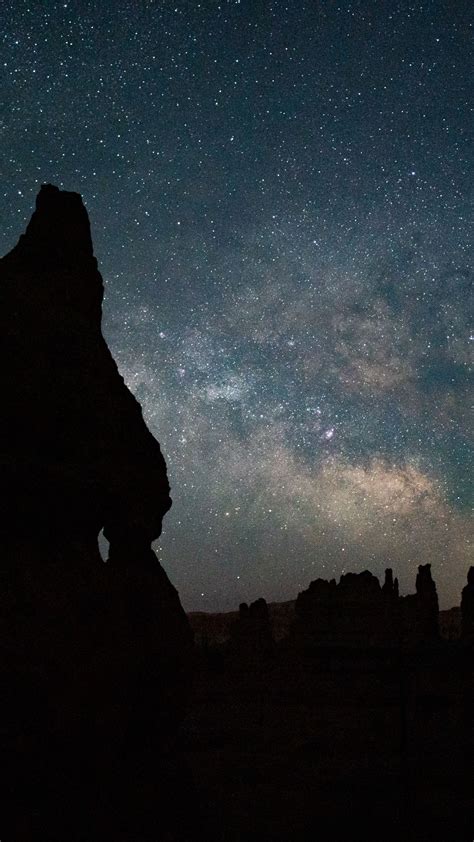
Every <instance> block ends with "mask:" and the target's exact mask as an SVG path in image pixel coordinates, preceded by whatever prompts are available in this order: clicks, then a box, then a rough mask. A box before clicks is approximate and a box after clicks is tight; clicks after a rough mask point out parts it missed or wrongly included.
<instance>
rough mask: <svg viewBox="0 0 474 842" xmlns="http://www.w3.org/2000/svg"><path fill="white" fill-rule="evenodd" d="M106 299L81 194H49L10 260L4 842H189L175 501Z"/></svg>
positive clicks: (4, 265) (0, 613)
mask: <svg viewBox="0 0 474 842" xmlns="http://www.w3.org/2000/svg"><path fill="white" fill-rule="evenodd" d="M102 296H103V284H102V278H101V275H100V273H99V271H98V269H97V261H96V259H95V258H94V255H93V249H92V241H91V235H90V227H89V220H88V216H87V212H86V210H85V208H84V205H83V204H82V200H81V197H80V196H79V195H78V194H75V193H68V192H64V191H60V190H58V188H56V187H53V186H51V185H46V186H43V187H42V188H41V191H40V193H39V195H38V197H37V201H36V210H35V212H34V214H33V216H32V219H31V221H30V223H29V225H28V227H27V230H26V233H25V234H24V235H23V236H21V237H20V240H19V242H18V244H17V245H16V246H15V248H13V250H12V251H11V252H10V253H9V254H8V255H6V256H5V257H4V258H3V259H2V260H1V261H0V337H1V339H0V341H1V348H2V353H1V378H2V380H1V382H2V396H3V411H2V414H1V415H0V433H1V444H0V459H1V463H2V474H1V477H2V478H1V483H2V489H1V491H2V494H1V497H2V501H4V502H3V506H2V510H1V512H0V533H1V538H0V540H1V565H0V669H1V676H0V679H1V691H0V713H1V726H0V727H1V730H0V751H1V761H0V763H1V772H2V781H1V783H2V788H1V795H0V802H1V803H0V837H1V838H2V839H3V838H5V839H8V840H41V842H45V840H46V839H47V840H51V842H65V840H86V839H87V840H96V839H97V840H99V839H101V840H104V839H114V840H121V839H123V840H131V839H134V840H137V842H138V840H142V839H143V840H145V839H153V840H161V839H172V840H175V839H188V838H192V837H191V836H190V834H189V828H186V827H185V826H184V824H183V823H185V819H184V818H183V819H180V818H179V815H180V810H179V809H178V804H179V806H180V807H182V801H181V798H182V792H183V790H189V786H186V785H185V784H183V780H184V776H185V773H184V772H183V770H182V769H181V768H180V766H179V763H178V761H177V755H176V752H175V749H174V742H175V739H176V733H177V728H178V725H179V723H180V721H181V719H182V717H183V715H184V711H185V706H186V701H187V697H188V688H189V676H190V660H191V652H192V635H191V632H190V628H189V625H188V622H187V619H186V616H185V614H184V612H183V610H182V608H181V605H180V602H179V597H178V594H177V592H176V590H175V589H174V587H173V586H172V585H171V583H170V582H169V580H168V578H167V576H166V574H165V572H164V570H163V569H162V568H161V566H160V564H159V562H158V560H157V558H156V556H155V554H154V552H153V550H152V548H151V544H152V541H153V540H155V539H156V538H157V537H158V536H159V535H160V532H161V524H162V519H163V516H164V514H165V513H166V511H167V510H168V509H169V507H170V505H171V500H170V496H169V491H170V489H169V483H168V479H167V474H166V465H165V462H164V459H163V456H162V454H161V451H160V447H159V445H158V442H157V441H156V440H155V439H154V438H153V436H152V435H151V433H150V432H149V430H148V429H147V427H146V425H145V423H144V420H143V417H142V413H141V408H140V406H139V404H138V403H137V401H136V400H135V398H134V397H133V396H132V394H131V393H130V392H129V391H128V389H127V387H126V386H125V384H124V382H123V379H122V377H121V376H120V374H119V372H118V370H117V367H116V365H115V362H114V360H113V359H112V356H111V354H110V352H109V350H108V347H107V345H106V343H105V340H104V338H103V336H102V332H101V303H102ZM101 529H103V530H104V534H105V536H106V538H107V539H108V541H109V542H110V551H109V558H108V562H107V563H104V562H103V561H102V559H101V556H100V554H99V550H98V542H97V537H98V533H99V532H100V530H101ZM182 812H183V811H181V813H182ZM170 834H171V835H170Z"/></svg>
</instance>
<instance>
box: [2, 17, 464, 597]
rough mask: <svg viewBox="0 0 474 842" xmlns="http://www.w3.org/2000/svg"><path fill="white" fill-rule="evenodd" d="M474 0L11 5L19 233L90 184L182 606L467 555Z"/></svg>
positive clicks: (9, 223) (11, 155)
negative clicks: (44, 187)
mask: <svg viewBox="0 0 474 842" xmlns="http://www.w3.org/2000/svg"><path fill="white" fill-rule="evenodd" d="M469 5H470V4H468V3H463V2H457V3H455V4H448V3H441V2H436V0H435V2H429V3H428V2H417V3H415V2H393V0H390V2H385V0H381V2H378V3H372V2H340V3H336V2H316V0H314V2H311V3H308V2H301V3H300V2H293V3H286V4H285V3H284V2H259V0H240V2H225V0H221V2H212V0H205V2H204V1H203V2H201V3H198V2H189V0H188V2H182V0H179V2H178V0H176V1H175V2H169V3H168V2H164V3H162V2H154V0H148V2H147V1H146V0H135V2H124V0H117V2H111V0H103V2H101V3H95V2H90V1H88V0H81V1H80V2H79V0H77V2H74V0H70V1H69V2H51V0H43V2H41V3H40V2H35V0H32V2H26V0H15V2H4V3H3V6H2V13H3V24H4V25H3V42H2V58H1V72H2V82H1V90H2V112H1V123H0V130H1V144H0V157H1V163H2V173H3V192H2V196H1V207H0V213H1V220H2V232H1V247H2V252H3V253H5V252H6V251H8V250H9V249H10V248H11V247H12V246H13V245H14V243H15V242H16V240H17V239H18V236H19V235H20V233H21V232H22V230H23V229H24V226H25V223H26V221H27V219H28V218H29V216H30V214H31V211H32V208H33V204H34V196H35V193H36V192H37V190H38V187H39V185H40V184H41V183H42V182H52V183H55V184H57V185H59V186H61V187H63V188H65V189H68V190H76V191H79V192H80V193H82V195H83V198H84V201H85V203H86V205H87V208H88V211H89V214H90V217H91V223H92V233H93V239H94V244H95V252H96V255H97V257H98V260H99V265H100V268H101V271H102V274H103V276H104V281H105V285H106V294H105V301H104V332H105V334H106V337H107V340H108V342H109V344H110V347H111V350H112V352H113V354H114V356H115V358H116V360H117V362H118V365H119V368H120V371H121V373H122V374H123V376H124V378H125V380H126V382H127V384H128V385H129V387H130V388H131V389H132V390H133V392H134V393H135V395H136V396H137V398H138V399H139V400H140V402H141V403H142V406H143V410H144V415H145V418H146V420H147V422H148V424H149V426H150V428H151V429H152V431H153V433H154V434H155V435H156V436H157V437H158V439H159V441H160V442H161V444H162V448H163V450H164V453H165V456H166V458H167V461H168V467H169V474H170V481H171V485H172V495H173V498H174V505H173V508H172V510H171V512H170V513H169V515H167V517H166V519H165V524H164V532H163V536H162V540H161V542H160V547H159V548H158V547H157V549H158V551H159V555H160V558H161V559H162V562H163V564H164V566H165V568H166V569H167V571H168V572H169V574H170V576H171V578H172V579H173V581H174V582H175V584H176V585H177V587H178V589H179V591H180V594H181V597H182V599H183V602H184V605H185V607H187V608H195V609H196V608H199V609H205V610H215V609H218V608H221V609H223V608H230V607H232V608H233V607H235V606H236V605H237V604H238V603H239V601H241V600H243V599H246V600H248V599H254V598H256V597H257V596H262V595H263V596H265V597H266V598H267V599H271V600H275V599H288V598H291V597H293V596H295V595H296V593H297V592H298V590H301V589H302V588H303V587H306V586H307V585H308V583H309V581H311V579H314V578H316V577H317V576H324V577H326V578H330V577H332V576H339V575H340V574H341V572H343V571H344V570H360V569H364V568H369V569H371V570H372V571H373V572H374V573H376V574H378V575H380V574H381V573H382V572H383V569H384V568H385V567H386V566H389V565H391V566H392V567H393V568H394V570H395V572H396V574H398V575H399V577H400V582H401V587H402V591H409V590H413V587H414V578H415V572H416V566H417V564H419V563H425V562H431V563H432V564H433V573H434V577H435V579H436V580H437V583H438V590H439V593H440V597H441V602H442V604H444V605H451V604H455V603H458V602H459V592H460V588H461V587H462V585H463V583H464V581H465V574H466V570H467V566H468V563H469V552H468V546H469V531H470V526H469V519H468V511H469V510H468V505H469V499H468V493H469V470H468V465H469V424H468V415H467V406H468V402H467V392H468V374H469V363H470V359H471V354H472V340H473V334H472V327H471V326H470V325H469V322H468V318H469V312H470V310H471V311H472V299H471V298H470V295H471V283H472V268H471V266H472V264H471V263H470V245H471V244H470V242H469V222H470V219H469V213H470V209H469V205H468V200H467V196H468V192H469V175H470V172H472V163H471V161H470V158H469V156H470V147H469V139H468V132H467V128H468V119H467V115H468V99H469V73H468V68H469V49H470V41H469V21H468V12H469Z"/></svg>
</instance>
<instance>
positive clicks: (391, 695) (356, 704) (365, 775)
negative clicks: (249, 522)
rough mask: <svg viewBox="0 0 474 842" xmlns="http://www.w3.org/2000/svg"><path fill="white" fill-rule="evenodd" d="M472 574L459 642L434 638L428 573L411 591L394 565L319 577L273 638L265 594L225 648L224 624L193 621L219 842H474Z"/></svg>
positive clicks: (200, 735) (195, 707)
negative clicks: (377, 572) (380, 573)
mask: <svg viewBox="0 0 474 842" xmlns="http://www.w3.org/2000/svg"><path fill="white" fill-rule="evenodd" d="M472 570H473V568H471V570H470V571H469V576H468V584H467V585H466V587H465V588H464V591H463V597H462V610H463V629H465V631H464V637H463V639H461V638H460V637H459V635H457V636H456V635H454V636H453V637H452V638H451V637H445V638H442V637H441V636H440V634H439V628H438V616H439V612H438V600H437V594H436V585H435V582H434V581H433V578H432V576H431V568H430V565H429V564H428V565H421V566H420V567H419V568H418V573H417V577H416V592H415V593H414V594H410V595H408V596H400V595H399V592H398V582H397V580H396V578H394V576H393V572H392V570H391V569H387V570H386V572H385V578H384V582H383V584H382V585H381V584H380V583H379V581H378V579H377V578H376V577H375V576H374V575H373V574H371V573H370V572H369V571H364V572H362V573H347V574H344V575H343V576H342V577H341V578H340V580H339V581H338V582H336V581H335V580H331V581H326V580H323V579H317V580H315V581H313V582H311V583H310V585H309V587H308V588H307V589H305V590H304V591H302V592H301V593H300V594H299V595H298V597H297V599H296V601H295V602H294V603H293V604H291V603H287V604H286V605H285V606H284V609H285V627H286V634H285V635H280V634H278V637H277V634H276V632H277V630H278V629H280V628H281V619H282V614H281V611H282V607H283V606H282V605H277V606H272V605H267V603H266V602H265V601H264V600H257V601H256V602H254V603H252V604H251V605H250V606H247V605H246V604H245V603H243V604H242V605H241V606H240V611H239V616H238V618H237V619H236V618H235V613H232V614H229V620H228V624H227V640H226V641H224V640H223V634H224V629H225V625H224V619H223V617H222V616H220V618H219V624H218V625H217V626H214V625H213V617H212V615H210V617H209V623H208V624H207V625H206V624H205V622H204V618H203V615H202V614H199V615H196V616H195V617H193V616H191V622H192V623H193V625H194V624H196V625H195V628H196V630H197V634H198V639H199V637H200V640H201V646H200V647H199V650H198V651H199V668H198V675H197V681H196V684H195V689H194V699H193V704H192V706H191V709H190V714H189V716H188V717H187V719H186V720H185V726H184V733H185V734H187V738H188V742H189V758H190V762H191V764H192V766H193V768H194V773H195V779H196V781H197V782H198V788H199V791H200V793H201V797H202V799H203V800H206V801H208V802H211V803H212V804H214V805H216V806H215V809H216V812H217V813H218V814H219V824H220V826H221V827H222V828H224V832H223V834H222V838H223V839H227V838H229V839H239V840H240V839H242V840H248V841H250V840H252V841H253V840H255V842H256V840H261V839H265V840H267V839H268V840H270V839H271V840H273V842H283V841H284V840H285V842H286V840H287V839H294V840H298V842H307V840H309V839H313V838H318V839H319V838H320V839H335V840H337V841H338V842H349V840H350V842H367V840H374V842H375V840H377V842H378V841H379V840H380V839H384V840H386V842H402V841H403V842H405V840H407V841H408V840H409V842H420V840H421V842H433V840H436V842H445V840H446V839H450V840H453V842H470V840H472V838H473V831H474V801H473V794H472V785H471V782H472V774H473V770H474V743H473V736H474V730H473V710H474V671H473V669H472V644H471V638H469V635H468V634H466V632H467V630H468V629H470V628H471V626H470V625H469V622H470V619H469V618H471V619H472V611H471V609H472V584H473V581H474V580H473V574H472ZM275 609H276V610H275ZM444 613H446V612H444ZM272 637H273V640H274V642H273V643H272V645H271V648H270V646H269V645H268V644H269V643H270V641H271V640H272ZM262 644H264V645H262ZM264 653H266V657H265V656H264Z"/></svg>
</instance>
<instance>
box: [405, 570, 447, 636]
mask: <svg viewBox="0 0 474 842" xmlns="http://www.w3.org/2000/svg"><path fill="white" fill-rule="evenodd" d="M400 602H401V619H402V633H403V639H404V642H405V643H408V644H410V643H427V642H429V641H432V640H437V639H438V637H439V604H438V594H437V592H436V584H435V583H434V581H433V578H432V576H431V564H420V566H419V567H418V573H417V577H416V593H415V594H410V595H409V596H405V597H402V598H401V600H400Z"/></svg>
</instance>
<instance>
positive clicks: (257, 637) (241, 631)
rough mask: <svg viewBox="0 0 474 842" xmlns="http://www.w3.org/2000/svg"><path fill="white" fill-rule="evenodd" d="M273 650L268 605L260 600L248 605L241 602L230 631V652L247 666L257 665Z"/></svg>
mask: <svg viewBox="0 0 474 842" xmlns="http://www.w3.org/2000/svg"><path fill="white" fill-rule="evenodd" d="M273 648H274V641H273V635H272V627H271V624H270V615H269V612H268V605H267V603H266V601H265V600H264V599H262V598H260V599H257V600H255V602H252V603H251V604H250V605H247V603H246V602H242V603H241V604H240V606H239V619H238V620H237V621H236V622H235V623H234V624H233V625H232V626H231V629H230V652H231V654H232V655H233V657H234V658H237V659H239V660H240V659H242V660H244V661H245V663H246V664H247V665H249V666H250V665H251V664H252V663H258V662H260V661H261V659H262V658H265V657H267V656H268V655H270V654H271V652H272V651H273Z"/></svg>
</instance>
